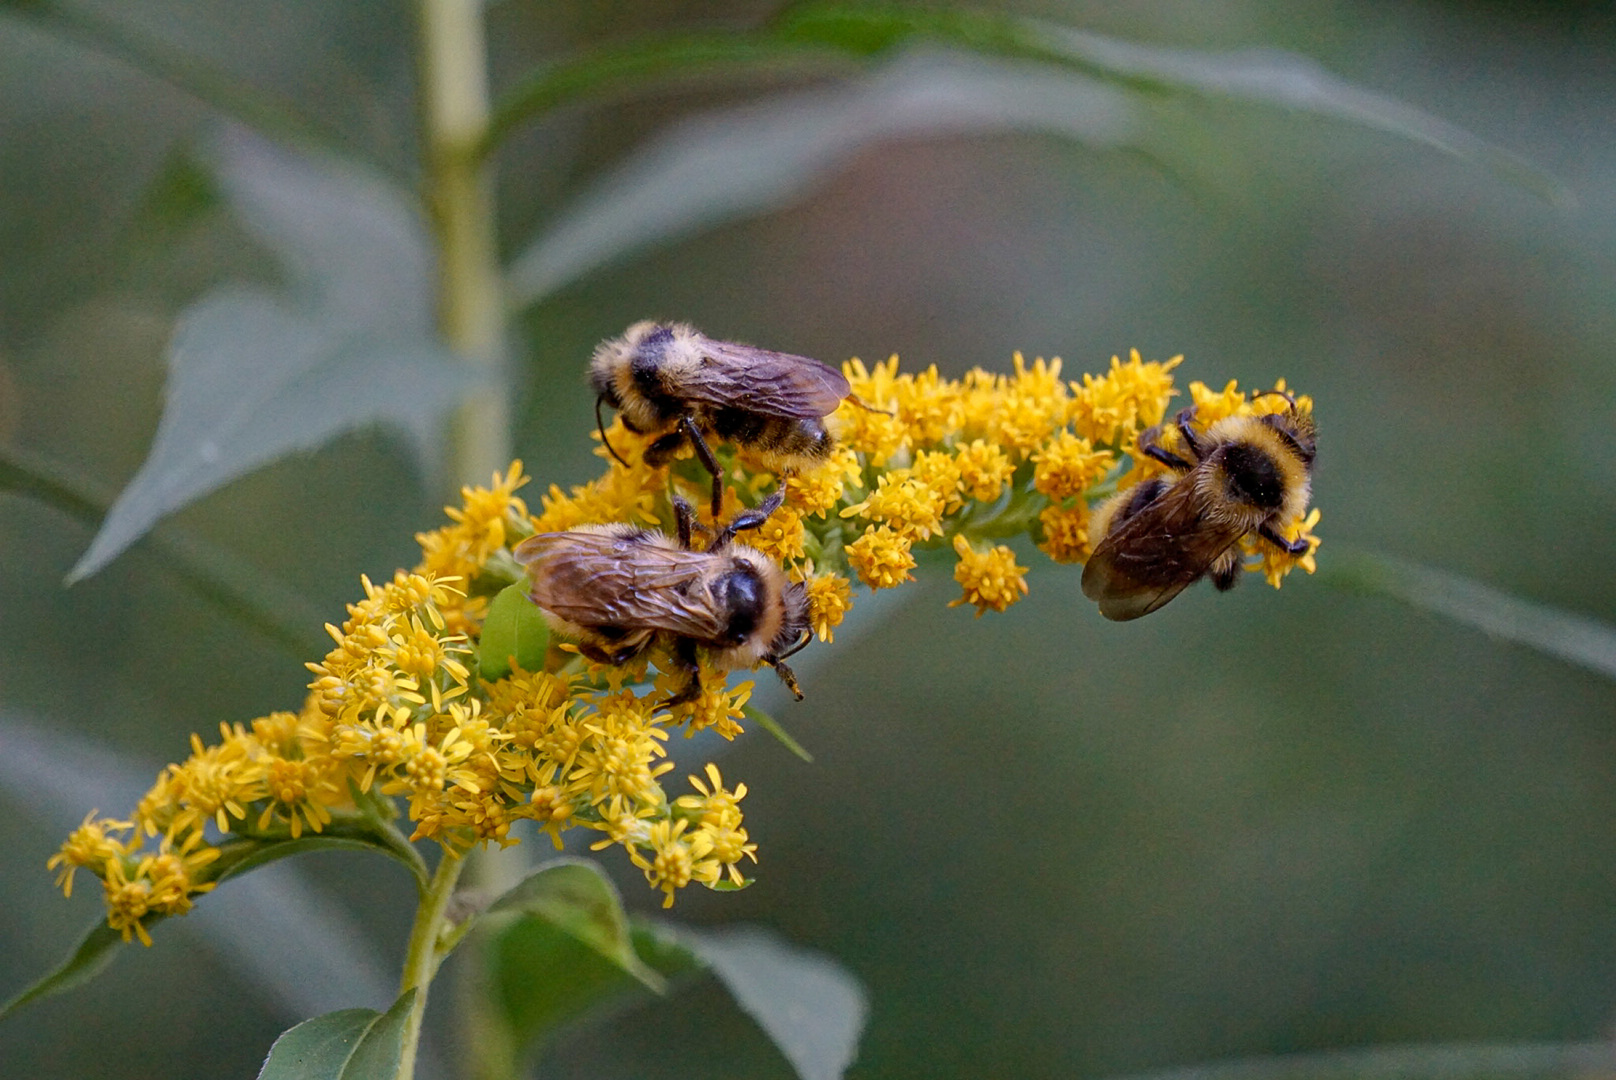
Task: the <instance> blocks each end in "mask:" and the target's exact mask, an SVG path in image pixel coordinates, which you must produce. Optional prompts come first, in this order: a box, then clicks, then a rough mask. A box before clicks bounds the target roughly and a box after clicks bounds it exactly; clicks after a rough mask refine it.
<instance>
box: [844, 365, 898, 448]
mask: <svg viewBox="0 0 1616 1080" xmlns="http://www.w3.org/2000/svg"><path fill="white" fill-rule="evenodd" d="M897 370H898V358H897V357H896V356H893V357H891V358H890V359H889V360H888V361H887V362H886V363H884V364H876V365H875V369H874V370H873V371H871V370H870V369H868V368H866V367H865V366H864V361H862V360H860V359H858V358H857V357H854V358H853V359H852V360H849V361H848V362H847V363H845V364H843V365H842V374H843V375H845V376H846V377H847V381H848V385H850V386H851V387H852V388H853V392H852V394H851V398H857V399H858V400H859V401H862V402H863V403H864V405H865V406H867V407H865V408H861V407H860V406H859V405H858V404H857V403H856V402H854V401H852V400H851V399H850V400H847V401H843V402H842V404H841V406H840V407H839V408H838V409H837V410H836V411H835V412H834V413H832V414H831V416H830V426H831V431H832V433H833V434H835V436H836V438H837V441H838V442H840V443H842V444H843V445H845V446H848V447H851V448H852V449H853V450H855V451H857V452H858V453H860V454H863V455H864V456H865V457H866V458H868V459H869V462H870V464H871V465H875V466H877V467H879V466H882V465H885V464H886V463H887V462H888V461H889V460H890V459H891V458H892V457H893V456H894V455H896V454H897V453H898V452H899V451H901V450H904V449H906V448H907V447H908V445H909V428H908V425H906V424H905V423H904V421H903V419H902V417H900V416H899V415H898V412H897V404H898V397H897Z"/></svg>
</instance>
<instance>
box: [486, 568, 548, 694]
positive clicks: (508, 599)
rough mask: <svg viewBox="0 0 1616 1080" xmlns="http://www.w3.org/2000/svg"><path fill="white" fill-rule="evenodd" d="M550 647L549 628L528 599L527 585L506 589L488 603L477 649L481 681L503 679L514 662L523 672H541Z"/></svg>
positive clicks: (535, 605) (542, 615)
mask: <svg viewBox="0 0 1616 1080" xmlns="http://www.w3.org/2000/svg"><path fill="white" fill-rule="evenodd" d="M549 647H550V624H549V623H547V622H546V621H545V619H544V612H542V611H540V610H539V607H538V605H537V604H535V603H533V601H532V600H529V599H528V596H527V585H526V584H517V585H511V586H508V587H507V588H505V589H502V590H501V591H500V592H499V594H498V595H496V596H495V597H494V599H493V600H492V601H490V602H489V605H488V618H487V619H486V620H484V621H483V636H482V640H481V642H480V643H479V644H478V646H477V667H478V671H479V672H480V673H481V675H482V677H483V678H484V679H503V678H505V676H507V675H509V674H510V673H511V661H512V660H513V659H514V660H515V662H516V666H517V667H519V668H521V669H522V670H523V671H542V670H543V669H544V654H545V651H546V650H547V649H549Z"/></svg>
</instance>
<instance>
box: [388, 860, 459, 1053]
mask: <svg viewBox="0 0 1616 1080" xmlns="http://www.w3.org/2000/svg"><path fill="white" fill-rule="evenodd" d="M464 866H465V860H464V859H462V858H460V857H459V856H458V855H453V854H451V853H449V852H448V851H445V852H444V853H443V857H442V858H441V859H439V860H438V868H437V870H435V871H433V874H432V883H431V884H430V885H428V886H427V890H426V895H425V896H423V897H422V899H421V905H420V907H418V908H416V910H415V925H414V926H413V927H412V928H411V929H410V944H409V948H408V950H407V951H406V952H405V954H404V977H403V979H402V980H400V983H399V988H398V992H399V993H400V994H403V993H406V992H407V991H409V990H410V989H412V988H413V989H414V990H415V1004H414V1007H413V1008H412V1009H410V1015H409V1019H408V1020H407V1021H405V1025H404V1039H403V1043H404V1045H403V1052H402V1053H401V1054H400V1055H399V1061H398V1073H397V1076H396V1080H413V1078H414V1076H415V1051H416V1047H417V1046H418V1045H419V1044H420V1042H421V1018H422V1017H423V1016H425V1015H426V999H427V990H428V989H429V988H430V987H431V985H432V977H433V976H434V975H436V974H437V973H438V964H439V963H440V962H441V961H442V959H443V953H442V952H440V951H439V949H438V937H439V935H440V934H441V933H442V931H443V919H444V915H445V913H446V912H447V911H448V909H449V900H450V898H451V897H452V896H453V895H454V890H455V883H456V882H457V881H459V880H460V871H461V869H462V868H463V867H464Z"/></svg>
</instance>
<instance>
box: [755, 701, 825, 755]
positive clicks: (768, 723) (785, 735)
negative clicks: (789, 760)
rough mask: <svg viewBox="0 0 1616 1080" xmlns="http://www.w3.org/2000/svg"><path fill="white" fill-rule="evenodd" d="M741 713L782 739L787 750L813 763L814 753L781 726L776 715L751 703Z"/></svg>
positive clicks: (781, 742)
mask: <svg viewBox="0 0 1616 1080" xmlns="http://www.w3.org/2000/svg"><path fill="white" fill-rule="evenodd" d="M741 715H742V716H744V717H746V719H748V720H750V721H752V722H753V723H755V724H757V726H758V727H760V728H762V729H763V730H764V731H767V732H768V733H769V734H770V735H773V736H774V737H775V738H776V739H778V740H780V744H781V745H782V746H784V747H785V748H786V749H787V750H790V751H791V752H792V753H793V754H796V755H797V756H798V757H800V758H802V760H804V761H806V762H809V763H810V764H812V763H813V760H814V755H812V754H810V753H809V752H808V751H807V750H804V749H803V747H802V744H801V743H799V742H798V741H797V740H796V739H793V738H792V737H791V735H790V733H789V732H787V731H786V729H785V728H783V727H781V726H780V722H779V721H778V720H776V719H775V718H774V717H772V716H770V715H769V714H768V713H766V712H764V711H763V710H762V709H756V708H753V707H752V706H751V705H745V706H743V707H742V708H741Z"/></svg>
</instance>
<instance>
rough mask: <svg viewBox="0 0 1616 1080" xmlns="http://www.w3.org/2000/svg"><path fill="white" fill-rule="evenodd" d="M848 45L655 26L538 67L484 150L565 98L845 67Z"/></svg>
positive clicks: (503, 104) (511, 99)
mask: <svg viewBox="0 0 1616 1080" xmlns="http://www.w3.org/2000/svg"><path fill="white" fill-rule="evenodd" d="M849 62H850V60H849V57H848V56H847V53H846V51H845V50H843V49H840V48H834V47H832V48H827V47H825V46H823V45H819V44H817V43H814V42H797V41H786V40H780V39H777V38H775V37H773V36H772V35H768V34H754V35H747V36H742V35H738V34H735V33H733V32H730V31H723V32H719V33H711V34H682V35H678V36H669V35H667V34H656V35H653V36H650V37H647V38H645V39H643V40H640V41H632V42H629V43H627V44H620V45H611V46H607V47H605V48H598V49H594V50H592V51H589V52H585V53H579V54H575V55H572V56H568V57H565V58H563V59H561V60H558V61H556V62H554V63H551V64H548V65H546V66H545V67H544V68H542V69H540V70H538V71H536V72H534V73H533V74H532V75H530V76H529V77H528V78H527V79H525V80H524V81H522V82H521V83H520V84H518V85H517V86H516V87H515V89H513V90H512V91H511V92H509V93H508V94H506V95H504V96H503V97H502V98H501V99H500V101H499V103H498V104H497V105H496V106H495V108H494V114H493V117H492V119H491V120H490V121H489V125H488V134H487V135H486V136H485V137H484V140H483V152H484V153H487V152H488V151H491V150H493V149H494V148H495V147H497V146H498V145H499V144H500V143H501V142H503V141H504V139H505V137H506V136H508V135H509V134H510V133H511V132H512V131H513V130H515V129H516V128H517V127H519V126H520V125H521V124H522V123H523V122H525V121H527V120H529V119H531V118H533V117H535V116H539V115H541V114H543V113H545V112H548V111H549V110H551V109H554V108H556V107H557V106H559V105H564V104H567V103H570V102H574V101H579V100H583V99H586V98H594V97H599V96H602V95H605V94H610V93H614V92H623V91H632V90H636V89H642V88H647V87H653V86H656V87H660V86H665V85H667V84H668V83H669V82H670V81H673V80H689V79H694V78H706V79H711V78H713V77H715V76H718V77H728V78H745V79H756V78H768V79H771V80H779V79H781V78H783V77H785V76H788V75H791V74H793V73H797V72H801V73H804V74H809V73H817V72H823V71H826V70H838V69H839V70H846V68H847V67H848V65H849Z"/></svg>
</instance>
